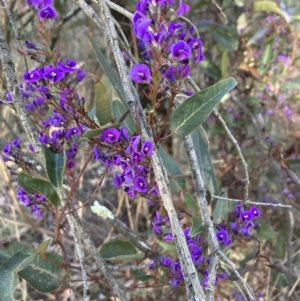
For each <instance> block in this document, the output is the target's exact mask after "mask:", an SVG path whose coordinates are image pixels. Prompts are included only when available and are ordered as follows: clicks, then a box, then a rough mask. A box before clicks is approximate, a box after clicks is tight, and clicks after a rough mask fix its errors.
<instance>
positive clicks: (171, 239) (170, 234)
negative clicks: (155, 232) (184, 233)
mask: <svg viewBox="0 0 300 301" xmlns="http://www.w3.org/2000/svg"><path fill="white" fill-rule="evenodd" d="M164 240H165V241H168V242H171V241H173V240H174V237H173V234H172V233H171V232H170V233H168V234H166V235H165V236H164Z"/></svg>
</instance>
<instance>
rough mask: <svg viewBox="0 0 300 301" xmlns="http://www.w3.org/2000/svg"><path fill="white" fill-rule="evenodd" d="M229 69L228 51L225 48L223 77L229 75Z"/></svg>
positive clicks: (222, 63) (222, 67) (222, 66)
mask: <svg viewBox="0 0 300 301" xmlns="http://www.w3.org/2000/svg"><path fill="white" fill-rule="evenodd" d="M227 69H228V51H226V50H224V51H223V52H222V58H221V73H222V79H224V78H225V77H226V76H227Z"/></svg>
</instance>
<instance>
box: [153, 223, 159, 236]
mask: <svg viewBox="0 0 300 301" xmlns="http://www.w3.org/2000/svg"><path fill="white" fill-rule="evenodd" d="M152 227H153V231H154V232H155V233H157V234H160V233H161V227H160V226H159V225H157V224H156V223H155V222H152Z"/></svg>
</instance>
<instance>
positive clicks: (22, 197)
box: [17, 187, 45, 218]
mask: <svg viewBox="0 0 300 301" xmlns="http://www.w3.org/2000/svg"><path fill="white" fill-rule="evenodd" d="M17 198H18V199H19V201H20V202H21V203H22V204H24V205H26V206H27V207H30V208H31V213H32V214H33V215H35V216H36V217H37V218H41V217H42V216H43V212H42V211H41V210H40V208H39V204H40V203H41V202H44V201H45V197H44V196H43V195H41V194H39V193H31V194H28V193H27V192H26V191H25V190H24V189H23V188H21V187H19V189H18V193H17Z"/></svg>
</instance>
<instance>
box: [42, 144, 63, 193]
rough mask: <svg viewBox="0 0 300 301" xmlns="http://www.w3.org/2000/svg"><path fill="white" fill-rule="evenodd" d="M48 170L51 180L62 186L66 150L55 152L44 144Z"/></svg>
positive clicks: (54, 183) (56, 185) (57, 185)
mask: <svg viewBox="0 0 300 301" xmlns="http://www.w3.org/2000/svg"><path fill="white" fill-rule="evenodd" d="M44 153H45V159H46V170H47V175H48V178H49V180H50V182H51V183H52V184H53V185H54V186H55V187H60V188H61V187H62V185H63V175H64V169H65V152H60V153H54V152H53V151H52V150H51V149H50V148H49V147H47V146H44Z"/></svg>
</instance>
